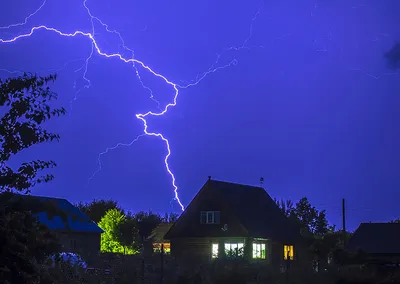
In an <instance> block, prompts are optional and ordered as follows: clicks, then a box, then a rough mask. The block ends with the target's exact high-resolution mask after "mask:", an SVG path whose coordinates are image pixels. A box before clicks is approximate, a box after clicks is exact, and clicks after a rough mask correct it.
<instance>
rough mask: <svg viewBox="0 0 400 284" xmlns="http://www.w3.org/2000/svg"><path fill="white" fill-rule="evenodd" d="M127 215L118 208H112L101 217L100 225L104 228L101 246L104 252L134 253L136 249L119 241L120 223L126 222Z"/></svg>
mask: <svg viewBox="0 0 400 284" xmlns="http://www.w3.org/2000/svg"><path fill="white" fill-rule="evenodd" d="M125 219H126V217H125V215H124V213H122V212H121V211H120V210H118V209H110V210H108V211H107V212H106V214H105V215H104V216H103V218H101V220H100V222H99V224H98V225H99V227H100V228H102V229H103V230H104V233H103V234H101V246H100V249H101V251H102V252H115V253H125V254H133V253H134V251H133V249H132V248H131V247H127V246H123V245H121V244H120V242H119V241H118V238H117V236H118V235H119V228H120V225H121V224H123V223H124V222H125Z"/></svg>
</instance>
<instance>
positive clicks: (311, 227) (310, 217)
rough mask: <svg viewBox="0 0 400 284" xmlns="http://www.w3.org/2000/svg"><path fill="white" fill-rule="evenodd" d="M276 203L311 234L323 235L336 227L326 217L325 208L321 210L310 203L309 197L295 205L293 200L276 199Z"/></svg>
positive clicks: (286, 214)
mask: <svg viewBox="0 0 400 284" xmlns="http://www.w3.org/2000/svg"><path fill="white" fill-rule="evenodd" d="M275 202H276V204H277V205H278V206H279V208H280V209H281V210H282V212H283V213H284V214H285V216H287V217H289V218H293V219H295V220H297V222H299V224H300V225H301V226H302V227H303V228H305V229H306V230H307V231H308V232H309V233H310V234H311V235H314V236H323V235H324V234H326V233H327V232H329V231H332V230H333V229H334V228H333V227H332V226H330V225H329V223H328V220H327V219H326V212H325V210H322V211H319V210H318V209H316V208H315V207H314V206H312V205H311V204H310V202H309V201H308V199H307V197H303V198H301V199H300V200H299V201H298V202H297V203H296V204H295V205H293V202H292V201H291V200H286V201H284V200H276V199H275Z"/></svg>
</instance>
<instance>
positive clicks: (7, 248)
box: [0, 74, 65, 283]
mask: <svg viewBox="0 0 400 284" xmlns="http://www.w3.org/2000/svg"><path fill="white" fill-rule="evenodd" d="M55 79H56V76H55V75H51V76H48V77H38V76H36V75H28V74H24V75H23V76H20V77H16V78H9V79H6V80H1V79H0V106H1V107H4V112H3V111H2V113H4V115H3V116H2V117H1V119H0V244H1V245H0V246H1V247H0V267H1V269H0V278H1V279H3V280H4V281H6V282H8V283H39V282H40V283H50V282H51V280H50V278H49V277H47V276H49V275H48V273H47V272H46V269H42V268H44V262H45V260H46V258H47V257H48V256H49V255H50V254H51V253H54V252H56V251H57V250H58V248H59V246H58V243H57V240H56V238H55V236H54V235H53V234H51V232H49V231H48V230H47V228H45V227H44V226H41V225H39V224H38V222H37V221H36V219H35V217H34V216H33V214H34V213H35V212H37V211H36V209H38V206H39V205H38V204H35V203H34V202H32V201H33V200H32V199H31V198H21V199H18V198H17V199H16V198H14V197H15V195H14V194H13V193H15V192H21V193H25V194H26V193H29V192H30V189H31V187H33V186H34V185H36V184H38V183H41V182H48V181H50V180H51V179H53V176H52V175H50V174H45V175H42V176H38V174H39V172H40V171H41V170H46V169H48V168H51V167H54V166H55V163H54V162H53V161H43V160H35V161H30V162H24V163H22V164H21V165H20V166H19V167H18V168H17V170H13V169H12V168H11V167H9V166H8V164H7V163H8V162H9V160H10V159H11V158H12V156H13V155H15V154H17V153H18V152H21V151H22V150H24V149H27V148H29V147H31V146H33V145H36V144H40V143H43V142H48V141H52V140H58V139H59V136H58V135H57V134H54V133H51V132H49V131H47V130H45V129H44V128H42V124H43V123H44V122H45V121H47V120H49V119H50V118H52V117H54V116H59V115H61V114H65V110H64V109H63V108H58V109H54V108H51V107H50V105H49V104H48V102H49V101H50V100H52V99H55V98H57V95H56V93H54V92H52V91H51V90H50V88H49V87H48V86H47V84H48V83H50V82H53V81H55ZM12 198H13V199H12ZM11 199H12V200H13V201H12V202H11ZM39 207H40V206H39Z"/></svg>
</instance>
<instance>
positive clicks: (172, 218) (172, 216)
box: [162, 212, 179, 223]
mask: <svg viewBox="0 0 400 284" xmlns="http://www.w3.org/2000/svg"><path fill="white" fill-rule="evenodd" d="M178 218H179V214H177V213H174V212H170V213H168V212H167V213H165V214H164V217H163V218H162V222H164V223H175V222H176V220H178Z"/></svg>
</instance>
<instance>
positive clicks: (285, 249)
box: [283, 245, 294, 260]
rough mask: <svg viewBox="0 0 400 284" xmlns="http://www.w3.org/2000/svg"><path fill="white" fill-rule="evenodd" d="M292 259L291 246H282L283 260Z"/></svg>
mask: <svg viewBox="0 0 400 284" xmlns="http://www.w3.org/2000/svg"><path fill="white" fill-rule="evenodd" d="M293 257H294V248H293V246H289V245H284V246H283V259H285V260H287V259H290V260H293Z"/></svg>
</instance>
